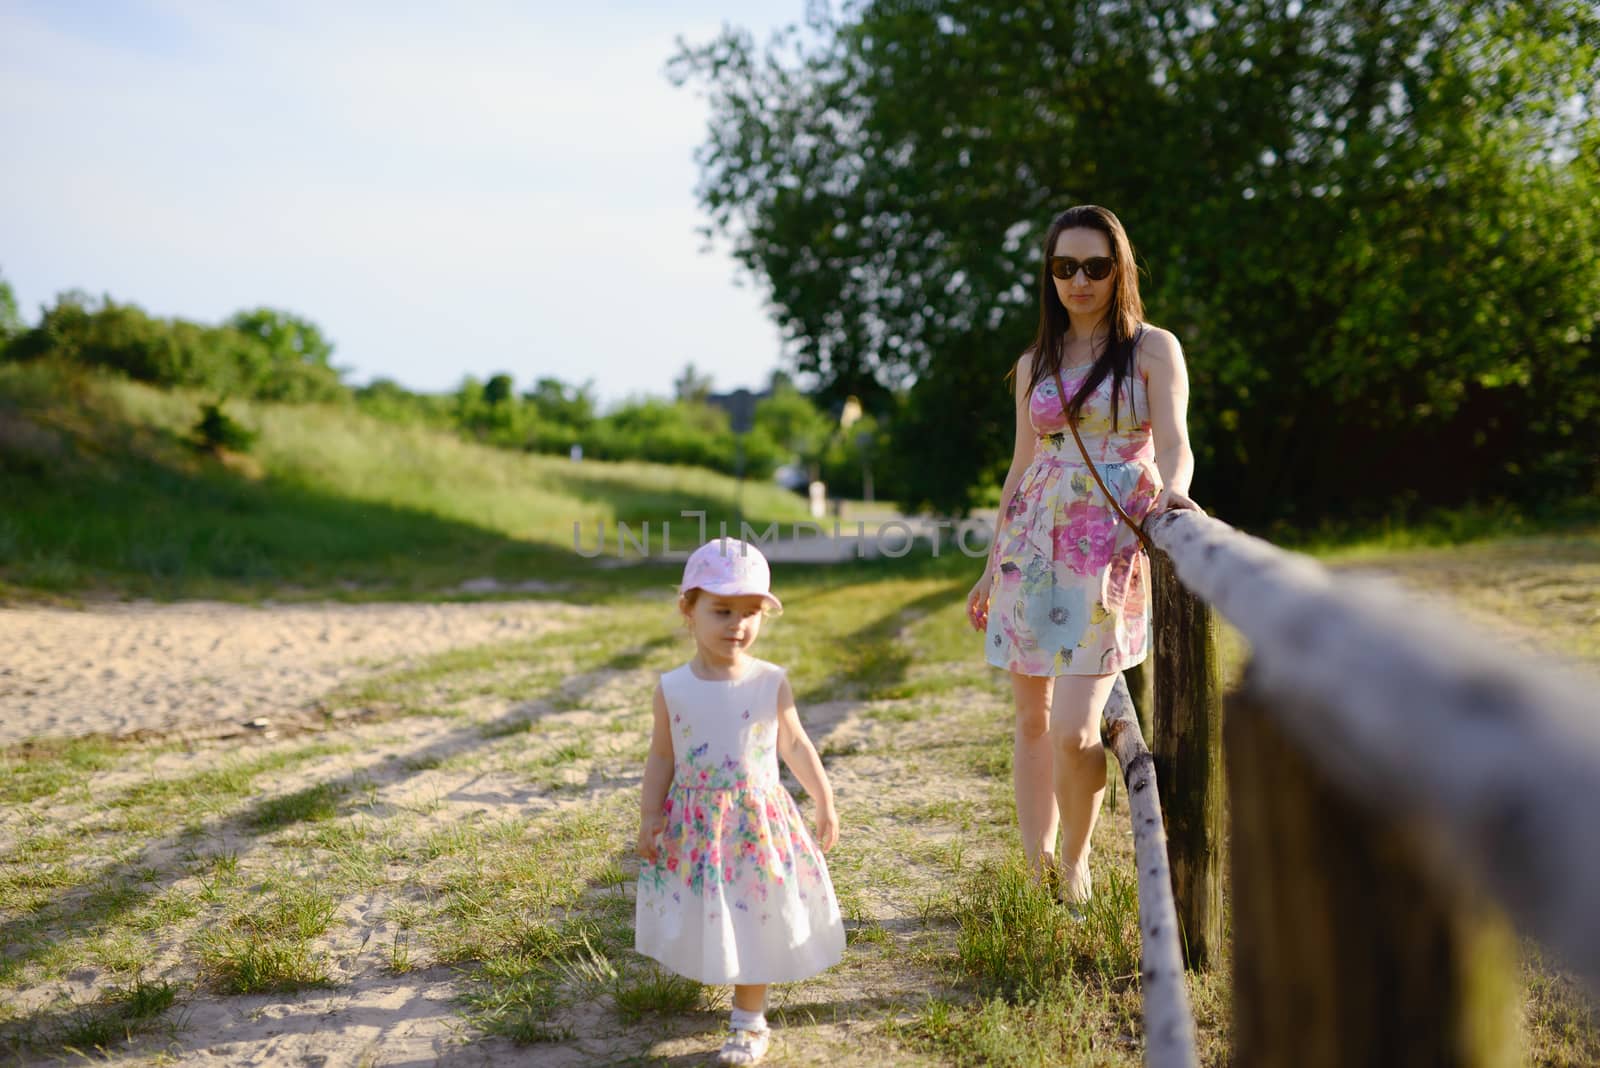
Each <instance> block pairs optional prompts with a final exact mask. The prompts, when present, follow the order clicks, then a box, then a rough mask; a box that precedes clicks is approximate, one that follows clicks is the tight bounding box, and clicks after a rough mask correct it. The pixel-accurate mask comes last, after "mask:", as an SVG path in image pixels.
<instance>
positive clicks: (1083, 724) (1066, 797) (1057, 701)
mask: <svg viewBox="0 0 1600 1068" xmlns="http://www.w3.org/2000/svg"><path fill="white" fill-rule="evenodd" d="M1116 681H1117V676H1116V675H1114V674H1113V675H1062V676H1059V677H1058V678H1057V679H1056V680H1055V693H1054V695H1053V699H1052V701H1051V707H1050V743H1051V749H1052V751H1053V755H1054V758H1055V797H1056V804H1057V805H1058V806H1059V809H1060V812H1061V876H1062V880H1063V891H1064V892H1065V894H1066V897H1067V900H1069V901H1081V900H1083V899H1084V898H1086V897H1088V894H1089V840H1090V838H1091V837H1092V836H1093V834H1094V824H1095V820H1096V819H1097V818H1098V817H1099V815H1100V799H1101V798H1102V797H1104V796H1105V792H1106V751H1105V746H1103V745H1101V744H1100V713H1101V712H1102V711H1103V710H1104V709H1105V707H1106V699H1107V698H1109V697H1110V696H1111V687H1112V686H1113V685H1115V684H1116Z"/></svg>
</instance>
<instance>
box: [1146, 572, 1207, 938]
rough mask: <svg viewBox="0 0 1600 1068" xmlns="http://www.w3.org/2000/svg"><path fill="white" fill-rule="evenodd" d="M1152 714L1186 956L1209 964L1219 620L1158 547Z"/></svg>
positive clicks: (1153, 743) (1153, 747) (1153, 741)
mask: <svg viewBox="0 0 1600 1068" xmlns="http://www.w3.org/2000/svg"><path fill="white" fill-rule="evenodd" d="M1153 555H1154V556H1155V559H1154V560H1153V561H1152V564H1153V568H1152V570H1153V571H1154V581H1153V582H1152V585H1153V586H1154V593H1155V603H1154V605H1153V608H1154V612H1155V631H1156V640H1155V679H1154V683H1155V691H1156V702H1155V716H1154V733H1153V734H1152V735H1151V740H1150V749H1151V751H1152V753H1153V754H1154V755H1155V762H1156V774H1157V775H1158V776H1160V778H1161V783H1162V785H1163V787H1164V788H1165V790H1166V797H1167V801H1166V804H1165V805H1164V806H1163V807H1164V809H1165V811H1166V817H1167V855H1168V857H1169V858H1171V861H1172V890H1173V893H1174V894H1176V895H1177V901H1178V922H1179V924H1180V925H1181V926H1182V928H1183V936H1184V937H1183V948H1184V963H1185V964H1186V965H1187V966H1188V967H1190V968H1193V969H1197V970H1199V969H1207V968H1210V967H1211V965H1212V963H1213V962H1214V961H1216V960H1217V958H1218V955H1219V951H1220V950H1221V948H1222V868H1223V859H1222V842H1223V830H1224V828H1223V811H1222V798H1223V791H1224V790H1225V786H1224V784H1223V781H1222V777H1223V769H1222V666H1221V664H1220V663H1219V662H1218V660H1217V621H1216V616H1215V614H1214V613H1213V612H1212V610H1211V609H1210V608H1209V607H1207V605H1206V603H1205V602H1204V601H1202V600H1201V599H1200V598H1198V597H1196V596H1195V595H1194V594H1192V593H1190V592H1189V591H1188V590H1187V589H1185V588H1184V586H1183V583H1181V582H1179V581H1178V576H1177V575H1176V574H1175V573H1174V572H1173V568H1172V563H1171V561H1169V560H1168V559H1166V554H1165V553H1161V552H1157V553H1155V554H1153Z"/></svg>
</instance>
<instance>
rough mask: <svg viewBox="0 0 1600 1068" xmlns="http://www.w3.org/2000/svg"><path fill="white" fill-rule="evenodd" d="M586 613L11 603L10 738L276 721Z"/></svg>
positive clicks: (519, 607)
mask: <svg viewBox="0 0 1600 1068" xmlns="http://www.w3.org/2000/svg"><path fill="white" fill-rule="evenodd" d="M575 611H576V609H573V608H571V607H570V606H567V605H563V604H556V603H549V602H537V601H498V602H491V603H477V604H357V605H349V604H311V605H274V606H267V607H252V606H243V605H233V604H220V603H211V602H188V603H182V604H151V603H135V604H118V605H107V606H97V607H95V608H92V609H89V610H86V611H76V610H68V609H57V608H8V609H0V745H8V744H13V743H15V742H18V741H21V740H23V739H25V738H29V737H62V736H68V735H80V734H99V733H104V734H116V735H120V734H129V733H133V732H145V731H155V732H172V731H198V732H202V733H213V732H215V731H216V730H217V729H218V728H220V727H237V726H238V725H240V724H242V723H244V722H247V721H249V720H252V719H255V718H257V717H266V718H268V719H270V720H272V721H274V722H275V723H276V722H280V721H281V720H282V719H283V717H284V714H285V713H291V712H293V711H296V710H302V709H304V708H305V707H306V706H307V705H309V704H311V703H312V702H314V701H315V700H316V699H317V698H318V697H320V696H321V695H323V694H325V693H327V692H328V691H329V690H331V689H332V688H333V687H335V686H337V685H339V684H340V683H344V682H348V681H350V680H352V679H356V678H360V677H362V676H365V675H370V674H373V673H374V672H375V671H376V670H378V669H379V668H393V667H396V666H400V665H404V664H406V663H410V662H415V661H417V660H419V659H421V658H422V657H425V656H427V655H429V654H432V653H437V652H439V651H441V650H445V649H451V648H457V647H462V646H471V645H479V644H483V643H485V642H495V641H505V640H511V639H517V638H527V637H532V636H533V635H536V634H538V633H540V632H541V631H543V630H545V629H546V628H548V627H550V626H553V625H555V624H556V623H558V622H560V621H561V620H563V619H566V618H568V617H570V616H571V615H572V614H573V612H575Z"/></svg>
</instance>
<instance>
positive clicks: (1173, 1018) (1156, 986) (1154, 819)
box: [1100, 676, 1198, 1068]
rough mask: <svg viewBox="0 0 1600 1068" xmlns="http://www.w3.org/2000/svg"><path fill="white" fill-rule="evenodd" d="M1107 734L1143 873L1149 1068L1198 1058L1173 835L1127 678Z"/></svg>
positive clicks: (1142, 974)
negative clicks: (1170, 859)
mask: <svg viewBox="0 0 1600 1068" xmlns="http://www.w3.org/2000/svg"><path fill="white" fill-rule="evenodd" d="M1100 733H1101V736H1102V738H1104V740H1105V744H1106V747H1107V748H1108V749H1110V750H1111V751H1112V752H1113V753H1114V754H1116V758H1117V764H1118V765H1119V766H1120V767H1121V768H1122V781H1123V782H1124V783H1126V784H1127V787H1128V812H1129V815H1130V818H1131V819H1132V820H1133V861H1134V864H1135V865H1136V866H1137V868H1138V873H1139V946H1140V950H1139V990H1140V995H1141V997H1142V999H1143V1002H1144V1036H1145V1037H1144V1059H1145V1063H1146V1064H1148V1065H1150V1066H1151V1068H1193V1066H1194V1065H1195V1064H1197V1063H1198V1062H1197V1060H1196V1058H1195V1043H1194V1016H1193V1014H1192V1013H1191V1012H1190V1011H1189V989H1188V987H1187V986H1186V985H1185V984H1184V978H1183V954H1182V952H1181V951H1180V949H1179V940H1178V912H1177V908H1176V906H1175V905H1174V903H1173V900H1172V873H1171V871H1170V870H1169V868H1168V866H1167V835H1166V830H1165V827H1164V821H1163V820H1162V818H1161V799H1160V793H1159V792H1158V791H1157V790H1156V765H1155V760H1154V759H1153V758H1152V757H1151V754H1150V750H1149V749H1148V748H1146V747H1145V744H1144V738H1143V736H1142V735H1141V734H1140V732H1139V720H1138V717H1137V715H1136V713H1135V711H1134V704H1133V700H1132V699H1131V697H1130V696H1129V693H1128V684H1127V682H1126V680H1125V679H1124V678H1123V677H1121V676H1118V678H1117V682H1116V685H1115V686H1114V687H1113V688H1112V691H1111V697H1110V698H1109V699H1108V700H1107V701H1106V711H1105V716H1104V717H1103V718H1102V720H1101V730H1100Z"/></svg>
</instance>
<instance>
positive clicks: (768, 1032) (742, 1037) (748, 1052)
mask: <svg viewBox="0 0 1600 1068" xmlns="http://www.w3.org/2000/svg"><path fill="white" fill-rule="evenodd" d="M771 1043H772V1028H770V1027H764V1028H762V1029H761V1030H759V1031H751V1030H747V1029H745V1028H742V1027H735V1028H734V1029H733V1034H731V1035H729V1036H728V1041H726V1042H724V1043H723V1044H722V1050H721V1052H719V1053H718V1054H717V1063H718V1064H755V1063H756V1062H757V1061H759V1060H760V1059H761V1058H763V1057H765V1056H766V1055H767V1047H768V1046H769V1045H770V1044H771Z"/></svg>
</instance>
